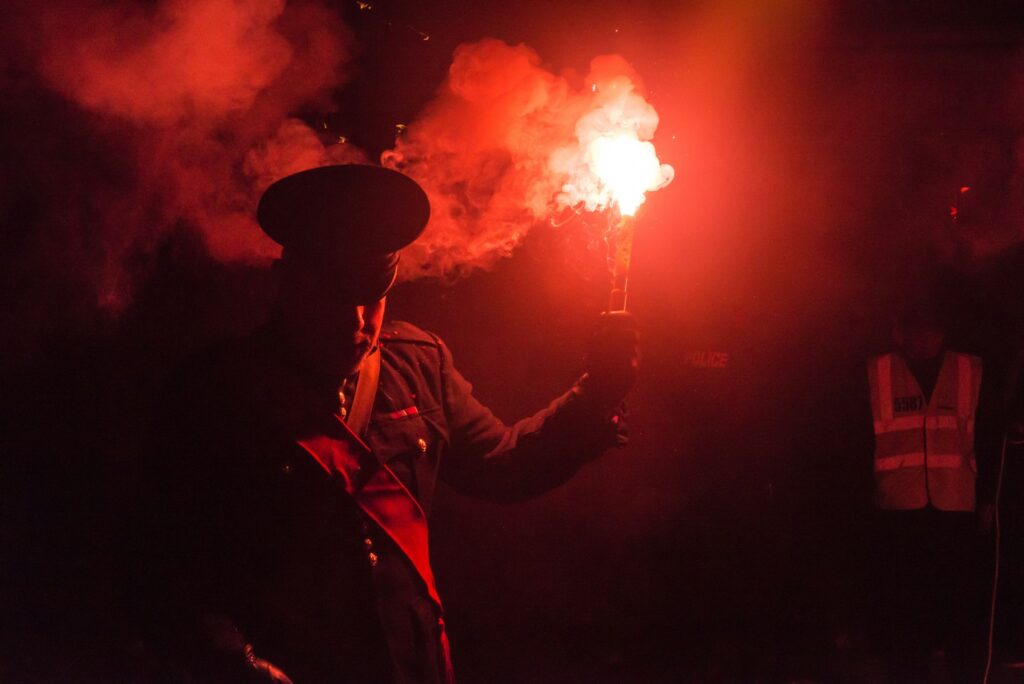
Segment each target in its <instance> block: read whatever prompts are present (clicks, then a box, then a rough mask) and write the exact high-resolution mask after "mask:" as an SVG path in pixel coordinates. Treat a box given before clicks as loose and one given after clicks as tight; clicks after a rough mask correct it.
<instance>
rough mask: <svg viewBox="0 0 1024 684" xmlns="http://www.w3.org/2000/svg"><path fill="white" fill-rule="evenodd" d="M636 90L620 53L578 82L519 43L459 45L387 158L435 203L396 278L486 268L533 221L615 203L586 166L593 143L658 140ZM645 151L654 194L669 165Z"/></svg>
mask: <svg viewBox="0 0 1024 684" xmlns="http://www.w3.org/2000/svg"><path fill="white" fill-rule="evenodd" d="M640 92H641V84H640V81H639V79H638V78H637V76H636V74H635V73H634V71H633V69H632V68H631V67H630V66H629V64H628V63H627V62H626V61H625V60H624V59H622V58H621V57H619V56H617V55H610V56H602V57H597V58H595V59H594V60H593V61H592V62H591V65H590V72H589V73H588V75H587V76H586V77H585V78H583V79H580V78H578V77H574V76H573V75H572V74H565V75H556V74H555V73H552V72H551V71H550V70H548V69H547V68H545V67H544V66H543V65H542V63H541V59H540V56H539V55H538V54H537V53H536V52H535V51H533V50H532V49H530V48H529V47H527V46H525V45H517V46H511V45H508V44H506V43H503V42H501V41H498V40H494V39H486V40H482V41H479V42H477V43H468V44H463V45H461V46H459V48H458V49H457V50H456V51H455V54H454V57H453V60H452V65H451V67H450V68H449V71H448V78H447V80H446V81H445V83H444V84H443V85H442V87H441V88H440V90H439V92H438V95H437V97H436V98H435V99H434V100H433V101H432V102H431V103H430V104H428V105H427V107H426V108H425V110H424V112H423V114H422V115H421V116H420V118H419V119H418V120H416V121H415V122H414V123H413V124H412V125H410V126H409V128H408V130H407V131H406V133H405V134H404V135H403V136H402V137H401V138H400V139H399V140H398V142H397V144H396V146H395V148H394V149H393V150H390V151H388V152H385V153H384V155H383V157H382V161H383V163H384V165H385V166H390V167H392V168H396V169H398V170H401V171H403V172H404V173H406V174H408V175H410V176H411V177H413V178H415V179H416V180H417V181H418V182H419V183H420V184H421V185H422V186H423V187H424V189H425V190H426V192H427V194H428V195H429V196H430V201H431V206H432V215H431V220H430V224H429V225H428V227H427V230H426V232H425V233H424V235H423V236H422V237H421V238H420V239H419V240H418V241H417V242H416V243H415V244H414V245H412V246H411V247H410V248H408V249H407V250H406V251H405V253H404V255H403V262H402V263H403V274H402V275H403V277H404V278H407V279H410V278H416V277H421V276H427V277H436V278H450V277H454V276H458V275H461V274H465V273H467V272H469V271H472V270H473V269H475V268H487V267H488V266H490V265H492V264H493V263H494V262H495V261H497V260H498V259H500V258H501V257H503V256H507V255H508V254H510V253H511V251H512V249H513V248H514V247H515V246H516V245H517V244H518V243H519V242H520V241H521V240H522V239H523V237H524V236H525V235H526V233H527V232H528V231H529V230H530V229H531V227H533V226H534V225H536V224H537V223H538V222H541V221H543V220H545V219H549V218H551V217H553V216H555V215H556V214H558V213H559V212H561V213H565V212H567V211H599V210H602V209H604V208H606V207H608V206H609V204H610V203H611V202H612V201H616V200H618V199H620V198H618V197H616V196H614V193H612V192H611V191H610V189H609V188H608V187H606V185H605V184H604V183H602V182H601V180H600V179H599V178H597V176H596V175H595V172H594V171H593V170H592V168H591V166H592V165H593V164H594V162H595V161H597V160H595V159H592V158H591V157H592V155H591V150H590V147H589V146H590V145H591V144H592V143H593V142H594V140H597V139H602V140H608V139H609V136H612V135H623V136H627V137H629V138H630V139H632V140H633V141H647V140H649V139H650V138H651V137H653V135H654V131H655V129H656V128H657V125H658V116H657V114H656V113H655V111H654V109H653V107H651V105H650V104H648V103H647V102H646V101H645V100H644V99H643V97H642V96H641V95H640ZM641 144H642V145H646V146H647V147H648V148H649V152H650V156H652V157H653V158H654V163H653V172H652V173H648V174H647V175H648V183H647V187H646V188H645V189H649V190H652V189H657V188H658V187H661V186H663V185H665V184H666V183H667V182H669V181H670V180H671V168H670V167H666V166H662V165H660V164H659V163H658V162H657V157H654V156H653V147H652V146H650V143H647V142H643V143H641ZM645 149H646V148H645ZM648 170H649V171H650V169H648ZM652 174H653V177H652ZM641 201H642V200H641Z"/></svg>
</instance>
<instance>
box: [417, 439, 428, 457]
mask: <svg viewBox="0 0 1024 684" xmlns="http://www.w3.org/2000/svg"><path fill="white" fill-rule="evenodd" d="M416 446H418V447H419V448H420V453H421V454H425V453H427V440H425V439H423V438H422V437H420V438H419V439H417V440H416Z"/></svg>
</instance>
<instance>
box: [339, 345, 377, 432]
mask: <svg viewBox="0 0 1024 684" xmlns="http://www.w3.org/2000/svg"><path fill="white" fill-rule="evenodd" d="M379 384H380V347H374V348H373V351H372V352H370V354H368V355H367V357H366V358H365V359H364V360H363V368H362V370H361V371H360V373H359V379H358V380H356V391H355V396H353V397H352V408H351V409H349V412H348V420H347V421H346V422H347V423H348V427H349V429H350V430H352V432H354V433H356V434H357V435H359V436H360V437H362V436H363V435H365V434H366V428H367V427H369V425H370V414H372V413H373V402H374V399H375V398H376V397H377V386H378V385H379Z"/></svg>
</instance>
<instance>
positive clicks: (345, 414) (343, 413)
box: [338, 406, 348, 418]
mask: <svg viewBox="0 0 1024 684" xmlns="http://www.w3.org/2000/svg"><path fill="white" fill-rule="evenodd" d="M338 413H340V414H341V417H342V418H348V409H347V408H345V407H344V406H342V407H341V410H340V411H339V412H338Z"/></svg>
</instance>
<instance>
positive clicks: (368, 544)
mask: <svg viewBox="0 0 1024 684" xmlns="http://www.w3.org/2000/svg"><path fill="white" fill-rule="evenodd" d="M363 546H364V547H365V548H366V550H367V551H372V550H373V540H372V539H370V538H369V537H367V538H366V539H364V540H363Z"/></svg>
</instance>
